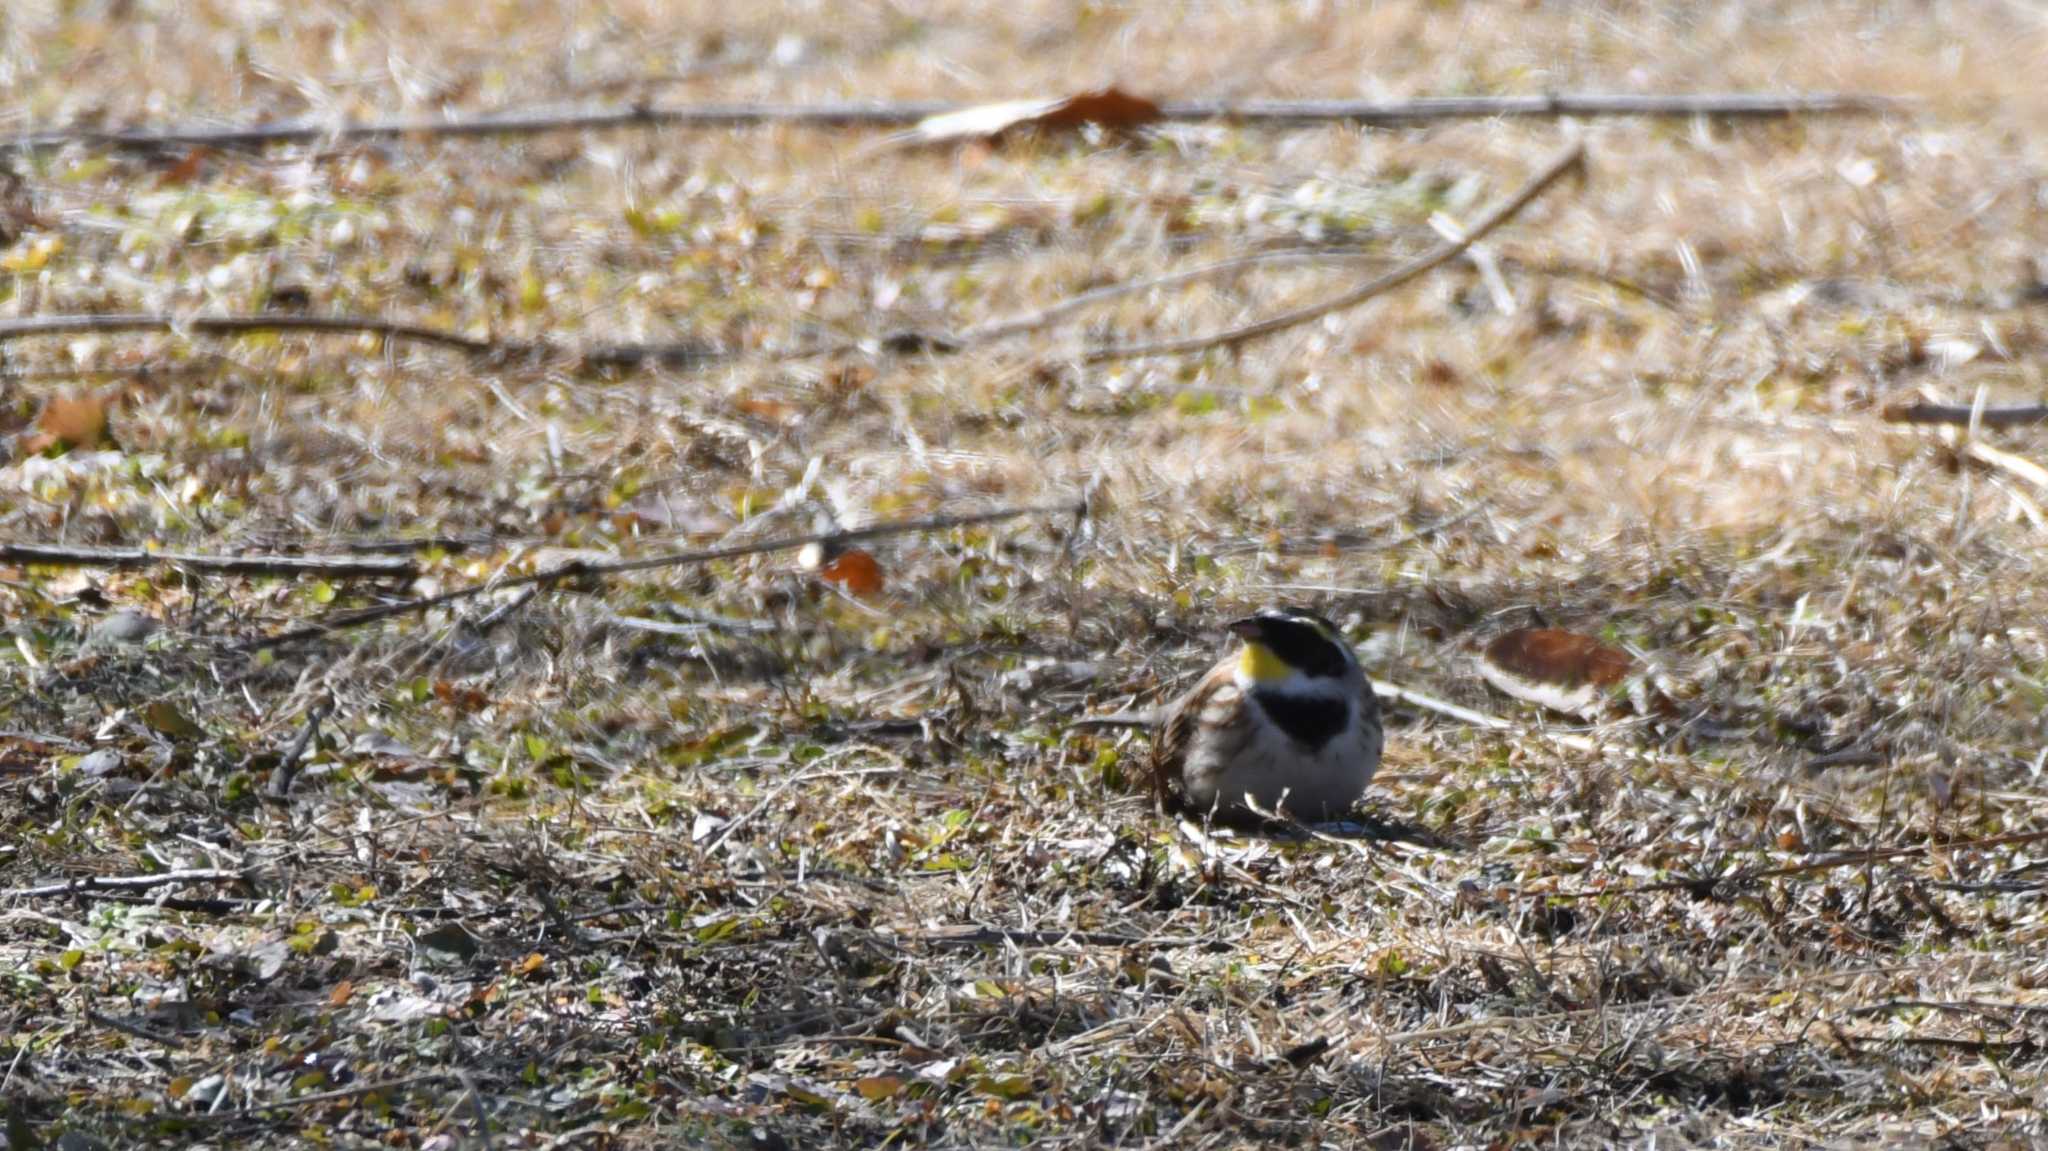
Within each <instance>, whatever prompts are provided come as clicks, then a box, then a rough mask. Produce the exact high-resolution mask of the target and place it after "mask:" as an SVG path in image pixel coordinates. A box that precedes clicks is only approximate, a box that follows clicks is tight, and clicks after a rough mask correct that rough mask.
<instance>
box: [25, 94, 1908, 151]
mask: <svg viewBox="0 0 2048 1151" xmlns="http://www.w3.org/2000/svg"><path fill="white" fill-rule="evenodd" d="M976 106H977V105H970V104H952V103H944V102H936V101H910V102H904V103H842V104H737V103H736V104H684V105H655V104H647V103H641V104H629V105H606V106H600V107H592V108H554V109H541V110H535V111H527V112H486V113H482V114H479V115H475V116H445V117H438V118H427V117H410V118H396V119H389V120H369V121H364V122H361V123H353V124H352V123H347V122H339V121H314V120H289V121H283V122H279V123H272V124H256V125H251V126H247V127H240V128H232V127H231V128H218V127H204V126H196V125H184V126H179V127H172V128H136V129H131V130H128V131H113V132H109V131H104V130H100V129H91V128H68V129H56V130H53V131H48V132H36V133H29V134H25V135H22V136H17V137H16V138H15V139H14V140H12V141H11V142H10V143H11V144H12V146H13V147H15V148H22V149H30V150H37V151H41V150H47V149H51V148H59V147H63V146H65V145H67V144H85V145H87V146H90V147H95V148H110V149H115V150H119V151H144V152H146V151H158V150H161V149H166V148H190V147H212V148H251V147H261V146H263V145H266V144H341V143H350V142H357V141H365V140H392V139H403V138H415V139H446V138H462V137H479V136H533V135H541V134H545V133H551V132H580V131H592V130H602V129H645V128H696V129H730V128H746V127H754V126H758V125H763V124H779V125H791V126H802V127H812V128H885V127H901V126H903V125H908V124H915V123H917V122H918V121H920V120H923V119H926V118H928V117H932V116H943V115H951V114H954V113H958V112H963V111H966V110H968V109H970V108H973V107H976ZM1903 107H1904V106H1903V105H1901V104H1900V103H1899V102H1898V101H1895V100H1887V99H1883V98H1880V97H1877V96H1867V95H1860V94H1856V93H1835V92H1814V93H1798V92H1794V93H1785V94H1782V95H1774V94H1770V93H1759V92H1707V93H1699V94H1695V95H1661V96H1660V95H1637V94H1630V93H1602V92H1579V93H1570V92H1560V93H1554V94H1550V95H1540V96H1437V97H1423V98H1420V99H1414V100H1180V101H1169V102H1166V103H1163V104H1161V105H1160V106H1159V116H1158V120H1159V121H1160V122H1168V123H1172V122H1190V121H1206V120H1234V121H1237V122H1239V123H1248V124H1273V125H1288V124H1318V123H1331V122H1337V123H1351V124H1369V125H1397V124H1421V123H1428V122H1431V121H1438V120H1471V119H1493V118H1496V117H1515V118H1524V119H1556V118H1560V117H1565V116H1578V117H1595V116H1656V117H1684V118H1691V117H1697V116H1706V117H1714V118H1722V119H1780V118H1784V117H1788V116H1870V115H1880V114H1884V113H1890V112H1898V111H1901V110H1902V109H1903Z"/></svg>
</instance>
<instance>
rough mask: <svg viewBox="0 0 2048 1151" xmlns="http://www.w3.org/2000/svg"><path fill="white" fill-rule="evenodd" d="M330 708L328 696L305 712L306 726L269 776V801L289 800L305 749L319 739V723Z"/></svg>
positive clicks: (332, 700)
mask: <svg viewBox="0 0 2048 1151" xmlns="http://www.w3.org/2000/svg"><path fill="white" fill-rule="evenodd" d="M332 706H334V697H332V696H329V697H327V698H326V699H323V700H321V701H320V702H318V703H316V704H314V705H313V706H312V707H310V708H308V709H307V710H306V725H305V726H304V727H302V728H300V729H299V734H298V736H297V737H296V738H294V739H293V740H292V742H291V744H290V745H289V746H287V747H286V748H285V749H284V754H283V755H281V756H279V757H278V760H277V771H276V772H275V773H274V774H272V775H271V777H270V788H269V790H268V791H267V792H266V793H265V794H266V796H267V797H268V798H269V799H272V800H275V801H280V802H281V801H284V800H287V799H289V798H290V796H291V790H292V781H294V780H296V779H298V778H299V770H300V768H301V766H302V764H301V763H300V761H301V759H303V758H304V756H305V754H306V749H307V748H308V747H311V746H312V745H313V741H314V740H316V739H318V738H320V721H321V719H323V718H324V717H325V716H326V715H327V711H328V709H329V708H331V707H332Z"/></svg>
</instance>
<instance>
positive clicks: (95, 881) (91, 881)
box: [0, 867, 248, 899]
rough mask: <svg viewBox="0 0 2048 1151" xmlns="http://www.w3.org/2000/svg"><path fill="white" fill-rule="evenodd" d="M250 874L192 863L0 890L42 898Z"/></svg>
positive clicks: (223, 879) (229, 879)
mask: <svg viewBox="0 0 2048 1151" xmlns="http://www.w3.org/2000/svg"><path fill="white" fill-rule="evenodd" d="M247 874H248V873H247V872H242V871H230V870H228V869H227V868H222V867H192V868H184V869H181V870H178V871H164V872H159V873H157V874H155V875H82V876H79V877H78V878H77V879H67V880H64V881H62V882H59V883H45V884H40V885H38V886H36V887H17V888H14V889H12V890H10V891H6V892H0V894H4V895H6V896H7V897H8V898H10V899H43V898H47V897H49V896H52V895H90V894H93V893H94V892H100V891H147V890H149V889H151V888H156V887H168V886H170V885H171V884H174V883H177V884H182V883H235V882H239V881H240V880H242V879H244V878H246V877H247Z"/></svg>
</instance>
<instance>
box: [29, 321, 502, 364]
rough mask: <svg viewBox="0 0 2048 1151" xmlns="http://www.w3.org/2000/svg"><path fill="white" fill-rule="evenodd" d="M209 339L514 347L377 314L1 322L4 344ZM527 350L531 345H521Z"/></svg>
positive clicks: (477, 350)
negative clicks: (127, 337)
mask: <svg viewBox="0 0 2048 1151" xmlns="http://www.w3.org/2000/svg"><path fill="white" fill-rule="evenodd" d="M174 331H187V332H194V333H198V334H201V335H208V336H245V335H249V334H251V333H255V332H329V333H341V334H344V335H357V334H361V333H364V332H368V333H370V334H372V335H377V336H383V337H384V338H386V339H392V340H411V341H413V342H414V343H421V344H434V345H437V346H439V347H444V348H454V349H455V350H457V351H462V352H468V353H469V354H471V355H486V354H490V353H495V352H500V351H504V350H508V349H510V348H511V347H512V346H511V345H506V344H501V343H499V342H497V341H495V340H486V339H480V338H478V337H475V336H465V335H463V334H462V333H460V332H451V331H447V330H445V329H442V328H429V327H426V326H424V325H421V324H406V323H398V322H395V321H392V320H380V319H377V318H375V317H372V316H170V315H165V314H163V313H159V312H109V313H106V314H104V315H79V316H27V317H24V318H21V319H15V320H0V343H6V342H8V341H11V340H19V339H22V338H24V337H27V336H71V335H78V334H80V333H87V332H174ZM521 346H522V347H524V346H526V345H521Z"/></svg>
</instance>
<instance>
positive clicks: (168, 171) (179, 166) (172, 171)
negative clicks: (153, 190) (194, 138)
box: [156, 146, 213, 188]
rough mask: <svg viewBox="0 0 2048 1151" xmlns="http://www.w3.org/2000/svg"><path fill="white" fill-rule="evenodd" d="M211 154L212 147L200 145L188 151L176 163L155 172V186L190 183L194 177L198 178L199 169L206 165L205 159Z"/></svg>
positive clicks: (162, 186)
mask: <svg viewBox="0 0 2048 1151" xmlns="http://www.w3.org/2000/svg"><path fill="white" fill-rule="evenodd" d="M212 155H213V149H211V148H207V147H204V146H201V147H198V148H194V149H192V150H191V151H190V152H187V153H185V155H184V157H183V158H181V159H180V160H179V161H178V162H177V163H175V164H172V165H171V166H170V167H168V168H165V169H164V170H163V171H162V172H160V173H158V174H157V178H156V186H157V187H159V188H171V187H178V186H181V185H184V184H189V183H191V182H192V181H193V180H194V179H196V178H198V176H199V170H200V169H201V168H204V167H205V166H206V161H207V159H208V158H209V157H211V156H212Z"/></svg>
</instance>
